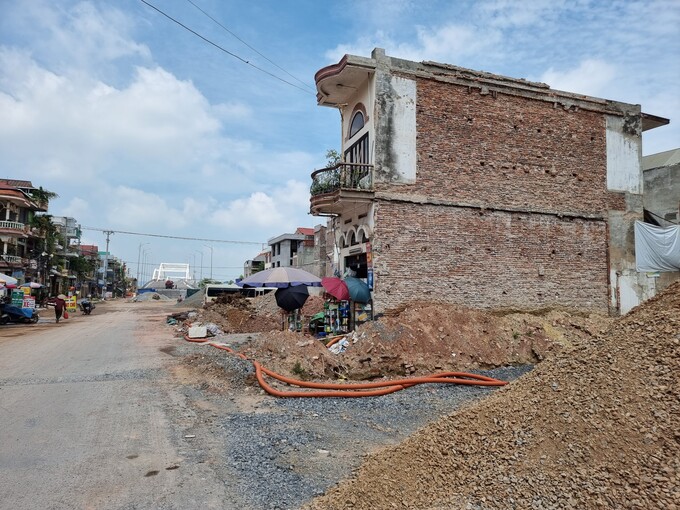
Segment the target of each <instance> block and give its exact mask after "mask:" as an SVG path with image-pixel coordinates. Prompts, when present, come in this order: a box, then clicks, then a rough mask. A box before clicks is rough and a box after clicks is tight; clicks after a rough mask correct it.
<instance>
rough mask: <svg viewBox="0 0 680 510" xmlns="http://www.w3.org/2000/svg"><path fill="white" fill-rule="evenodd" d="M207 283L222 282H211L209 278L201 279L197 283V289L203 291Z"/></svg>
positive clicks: (215, 281)
mask: <svg viewBox="0 0 680 510" xmlns="http://www.w3.org/2000/svg"><path fill="white" fill-rule="evenodd" d="M209 283H222V282H220V281H217V280H211V279H210V278H203V279H202V280H201V281H200V282H198V288H199V289H205V286H206V285H208V284H209Z"/></svg>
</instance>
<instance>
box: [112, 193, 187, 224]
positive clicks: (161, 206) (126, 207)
mask: <svg viewBox="0 0 680 510" xmlns="http://www.w3.org/2000/svg"><path fill="white" fill-rule="evenodd" d="M102 207H104V208H105V210H106V220H107V222H108V224H109V225H110V226H111V227H114V228H120V229H126V230H132V231H138V232H139V231H149V229H151V230H153V231H158V232H172V231H173V230H174V231H177V230H179V229H182V228H184V227H185V226H186V225H187V224H189V223H190V218H186V217H185V216H184V214H183V211H182V210H181V209H179V208H176V207H173V206H172V205H170V204H168V203H167V201H166V200H165V199H164V198H162V197H160V196H159V195H157V194H155V193H149V192H145V191H142V190H139V189H134V188H129V187H126V186H117V187H115V188H113V189H112V190H111V191H110V193H108V194H107V196H106V199H105V200H103V201H102Z"/></svg>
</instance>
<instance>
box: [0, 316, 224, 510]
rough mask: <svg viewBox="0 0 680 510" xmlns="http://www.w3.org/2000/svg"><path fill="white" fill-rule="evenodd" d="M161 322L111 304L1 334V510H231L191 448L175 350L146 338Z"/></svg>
mask: <svg viewBox="0 0 680 510" xmlns="http://www.w3.org/2000/svg"><path fill="white" fill-rule="evenodd" d="M159 312H162V310H160V309H159V307H158V306H156V307H147V308H146V309H144V308H142V307H139V306H137V307H135V308H131V307H130V305H126V304H125V303H106V304H103V305H101V306H99V305H98V306H97V309H96V310H95V312H94V313H93V315H91V316H83V315H81V314H75V317H72V318H70V319H69V320H66V321H62V322H61V323H60V324H55V323H54V319H53V316H52V315H51V313H49V312H44V313H43V315H44V317H45V318H46V319H47V320H46V321H41V323H40V324H38V325H35V326H21V325H16V326H8V327H0V328H2V329H0V431H2V432H1V433H0V494H2V497H1V498H0V508H2V509H7V510H9V509H12V510H21V509H35V508H45V509H48V508H49V509H62V508H63V509H67V508H68V509H74V508H78V509H80V508H82V509H105V508H229V504H228V501H229V498H227V497H225V494H224V485H223V484H222V483H221V482H220V481H219V480H218V477H217V475H216V473H215V472H214V471H213V469H212V467H211V466H210V465H209V464H207V463H204V462H200V461H194V459H193V455H192V454H191V451H192V449H193V447H192V444H191V441H192V438H187V437H185V436H186V435H189V434H187V433H185V430H184V429H185V428H186V427H187V426H188V425H190V421H191V416H192V415H191V411H185V410H184V409H183V396H182V394H181V392H180V388H179V387H178V386H177V385H176V384H173V383H172V381H171V380H170V379H169V376H168V370H167V367H166V365H167V364H168V363H169V362H170V361H169V359H170V358H169V357H168V356H167V355H165V354H163V352H162V351H161V350H162V349H164V348H167V347H169V345H168V344H169V342H170V341H171V339H170V338H168V336H167V335H160V334H155V335H154V334H152V333H151V334H150V333H149V331H148V327H147V326H145V322H146V320H147V319H150V318H154V320H156V321H160V320H162V317H163V316H162V313H161V315H159ZM170 411H172V412H170ZM169 416H182V418H183V420H182V421H181V422H178V421H177V420H174V419H169V418H168V417H169ZM199 460H200V459H199ZM234 508H236V506H234Z"/></svg>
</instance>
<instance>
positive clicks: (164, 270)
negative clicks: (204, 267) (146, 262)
mask: <svg viewBox="0 0 680 510" xmlns="http://www.w3.org/2000/svg"><path fill="white" fill-rule="evenodd" d="M151 279H152V280H156V281H162V280H185V281H186V280H191V279H192V278H191V276H190V274H189V264H177V263H173V262H161V264H160V266H158V268H156V269H154V270H153V277H152V278H151Z"/></svg>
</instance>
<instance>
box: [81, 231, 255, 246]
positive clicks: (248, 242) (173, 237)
mask: <svg viewBox="0 0 680 510" xmlns="http://www.w3.org/2000/svg"><path fill="white" fill-rule="evenodd" d="M80 228H81V229H82V230H94V231H97V232H104V233H106V232H110V233H112V234H128V235H131V236H144V237H162V238H164V239H182V240H184V241H206V242H209V243H229V244H253V245H256V246H264V245H266V244H267V243H258V242H257V241H230V240H227V239H207V238H204V237H182V236H170V235H163V234H145V233H142V232H128V231H126V230H111V229H108V228H95V227H80Z"/></svg>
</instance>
